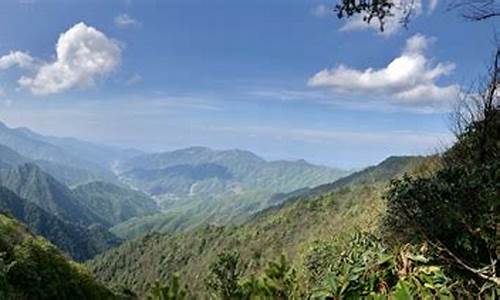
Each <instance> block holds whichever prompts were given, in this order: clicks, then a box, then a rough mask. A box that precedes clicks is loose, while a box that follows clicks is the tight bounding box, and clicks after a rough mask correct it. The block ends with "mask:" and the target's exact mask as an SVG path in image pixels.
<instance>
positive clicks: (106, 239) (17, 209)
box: [0, 186, 120, 261]
mask: <svg viewBox="0 0 500 300" xmlns="http://www.w3.org/2000/svg"><path fill="white" fill-rule="evenodd" d="M0 210H1V211H3V212H7V213H9V214H11V215H12V216H14V217H15V218H16V219H17V220H19V221H21V222H23V223H24V224H26V226H28V228H29V229H30V230H31V231H33V232H34V233H36V234H38V235H41V236H43V237H45V238H46V239H48V240H49V241H51V242H52V243H53V244H55V245H57V246H58V247H59V249H61V250H62V251H64V252H65V253H67V254H69V255H70V256H71V257H72V258H73V259H75V260H79V261H82V260H86V259H89V258H92V257H94V256H95V255H96V254H98V253H101V252H103V251H104V250H107V249H109V248H111V247H114V246H117V245H118V244H119V243H120V240H119V239H118V238H116V237H115V236H114V235H112V234H110V233H109V231H107V230H106V229H105V228H102V227H99V226H92V227H91V228H86V227H83V226H80V225H77V224H74V223H69V222H66V221H63V220H61V219H59V218H57V217H56V216H54V215H52V214H50V213H48V212H46V211H45V210H43V209H41V208H40V207H38V206H37V205H36V204H34V203H32V202H29V201H26V200H24V199H22V198H20V197H18V196H17V195H16V194H14V193H13V192H11V191H10V190H8V189H6V188H5V187H1V186H0Z"/></svg>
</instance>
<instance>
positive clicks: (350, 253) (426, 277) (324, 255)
mask: <svg viewBox="0 0 500 300" xmlns="http://www.w3.org/2000/svg"><path fill="white" fill-rule="evenodd" d="M425 249H426V248H425V247H422V248H421V249H420V250H416V249H415V248H414V247H412V246H410V245H406V246H404V247H403V248H401V251H400V253H399V255H395V254H393V253H392V252H390V251H389V250H388V249H387V248H386V247H385V246H384V245H383V244H382V242H381V241H379V240H378V239H377V238H375V237H374V236H373V235H370V234H362V233H355V234H353V235H352V236H350V237H349V238H347V239H343V240H335V241H331V242H317V243H316V244H315V245H313V246H312V247H311V248H310V249H309V251H308V252H307V254H306V257H305V263H304V267H305V268H306V270H307V272H306V274H307V276H308V278H309V280H311V279H313V280H311V281H310V282H311V284H312V286H311V287H309V290H310V293H312V295H311V297H312V298H334V299H360V298H369V299H387V298H393V299H422V298H423V299H432V298H436V297H438V298H440V299H446V297H451V292H450V290H451V287H452V286H453V282H452V281H451V280H450V279H449V278H448V277H447V276H445V275H444V273H443V270H442V269H441V268H440V267H439V266H436V265H434V264H433V263H432V261H431V259H429V258H427V257H426V255H427V254H428V253H426V250H425ZM318 270H319V272H318Z"/></svg>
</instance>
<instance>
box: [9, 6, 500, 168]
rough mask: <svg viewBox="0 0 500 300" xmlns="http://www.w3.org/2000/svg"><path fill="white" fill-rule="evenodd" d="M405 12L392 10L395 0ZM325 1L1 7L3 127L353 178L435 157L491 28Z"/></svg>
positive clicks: (483, 61) (476, 71) (432, 9)
mask: <svg viewBox="0 0 500 300" xmlns="http://www.w3.org/2000/svg"><path fill="white" fill-rule="evenodd" d="M397 1H400V0H397ZM334 2H335V1H333V0H329V1H319V0H318V1H315V0H302V1H299V0H253V1H249V0H246V1H243V0H210V1H209V0H175V1H174V0H171V1H169V0H165V1H159V0H157V1H155V0H141V1H139V0H106V1H102V0H101V1H99V0H88V1H76V0H72V1H63V0H46V1H42V0H16V1H14V0H4V1H2V2H1V3H0V121H2V122H4V123H6V124H7V125H8V126H11V127H17V126H27V127H29V128H31V129H33V130H35V131H37V132H40V133H43V134H48V135H55V136H72V137H76V138H80V139H83V140H87V141H92V142H97V143H105V144H109V145H116V146H122V147H134V148H138V149H141V150H144V151H168V150H173V149H178V148H183V147H189V146H208V147H212V148H215V149H234V148H239V149H246V150H250V151H253V152H255V153H256V154H258V155H261V156H263V157H264V158H267V159H302V158H303V159H306V160H308V161H310V162H313V163H317V164H325V165H329V166H336V167H341V168H359V167H363V166H366V165H370V164H374V163H377V162H379V161H381V160H383V159H384V158H386V157H387V156H390V155H415V154H432V153H435V152H436V151H439V150H441V149H443V147H445V146H446V145H448V144H449V143H450V142H451V141H452V139H453V137H452V134H451V132H450V128H451V126H452V124H451V121H450V111H451V110H452V109H453V106H454V101H455V100H456V99H457V95H458V94H459V93H460V92H461V91H463V90H466V89H467V87H468V86H469V85H470V84H471V82H473V81H474V80H477V79H478V78H479V77H480V76H481V75H483V74H484V71H485V70H486V67H487V63H488V61H489V58H490V56H491V54H492V50H493V45H494V42H493V40H494V38H493V37H494V33H495V25H497V26H498V25H499V24H498V21H497V24H495V23H494V21H489V22H479V23H474V22H469V21H465V20H463V19H462V18H460V16H458V13H457V12H450V11H448V10H447V5H446V1H445V0H416V1H414V3H415V4H414V5H415V6H414V7H412V11H413V17H412V19H411V23H410V24H409V26H408V28H404V27H403V26H402V25H401V23H400V22H398V18H397V16H396V18H393V19H391V20H389V21H387V23H386V26H385V31H384V32H380V31H379V30H378V26H377V24H375V23H373V24H370V25H367V24H366V23H364V22H362V20H361V19H359V18H356V17H355V18H351V19H349V20H339V19H337V18H336V16H335V15H334V14H333V13H332V11H331V7H332V5H333V4H334Z"/></svg>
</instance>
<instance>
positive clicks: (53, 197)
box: [0, 163, 105, 226]
mask: <svg viewBox="0 0 500 300" xmlns="http://www.w3.org/2000/svg"><path fill="white" fill-rule="evenodd" d="M0 185H2V186H5V187H7V188H8V189H10V190H11V191H13V192H14V193H16V194H17V195H18V196H20V197H21V198H24V199H26V200H28V201H30V202H33V203H34V204H36V205H37V206H39V207H40V208H42V209H44V210H45V211H47V212H49V213H51V214H53V215H55V216H57V217H59V218H61V219H63V220H66V221H68V222H72V223H77V224H82V225H85V226H89V225H91V224H93V223H101V224H105V221H104V220H102V219H101V218H99V217H98V216H97V215H95V214H94V213H93V212H92V211H90V210H89V209H88V208H86V207H85V206H83V205H82V204H81V203H80V202H79V201H78V199H77V198H76V197H75V196H74V195H73V193H72V191H71V190H70V189H69V188H68V187H66V186H65V185H64V184H62V183H60V182H59V181H57V180H56V179H55V178H54V177H52V176H50V175H49V174H47V173H45V172H43V171H42V170H41V169H40V168H39V167H38V166H37V165H35V164H33V163H26V164H23V165H20V166H17V167H15V168H12V169H8V170H4V171H1V172H0Z"/></svg>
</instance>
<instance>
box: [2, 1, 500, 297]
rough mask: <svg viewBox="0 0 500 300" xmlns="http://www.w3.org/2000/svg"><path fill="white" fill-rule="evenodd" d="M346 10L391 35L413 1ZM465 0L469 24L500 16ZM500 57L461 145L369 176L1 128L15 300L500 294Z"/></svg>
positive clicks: (407, 17)
mask: <svg viewBox="0 0 500 300" xmlns="http://www.w3.org/2000/svg"><path fill="white" fill-rule="evenodd" d="M333 2H334V3H333V6H332V7H331V8H330V10H331V11H330V13H331V15H332V16H333V18H332V19H335V17H338V18H339V19H346V18H348V19H349V18H356V17H361V19H360V20H361V22H363V23H362V24H365V23H366V24H369V25H368V26H372V25H373V23H370V22H374V21H377V22H378V23H376V24H379V26H378V27H377V28H376V29H377V30H379V31H381V32H384V30H386V29H387V28H386V25H387V24H388V23H387V22H389V21H388V20H390V18H395V17H397V16H399V15H397V12H396V11H397V10H398V9H400V7H398V4H401V2H400V1H392V0H380V1H375V0H373V1H358V0H342V1H333ZM458 2H460V3H461V5H456V6H453V7H451V8H450V10H453V11H460V12H461V13H462V15H463V16H461V17H465V18H466V19H467V20H469V21H475V22H481V21H483V20H484V19H491V18H494V19H496V18H498V16H499V15H500V12H499V11H498V10H492V9H496V8H498V7H497V6H491V5H490V4H491V2H489V1H483V2H487V3H486V4H484V5H483V6H475V5H472V6H468V5H467V2H461V1H458ZM479 2H480V3H483V2H481V1H478V3H479ZM403 12H404V14H403V19H402V22H403V23H404V25H405V26H409V27H410V28H411V26H412V20H411V17H412V13H411V11H406V10H403ZM370 24H371V25H370ZM347 34H349V33H347ZM495 43H497V44H498V41H496V42H495ZM493 50H494V51H493V52H492V55H491V57H488V58H487V59H488V67H487V70H486V71H485V74H484V76H483V77H482V78H480V79H479V80H478V82H477V83H476V84H475V85H474V88H473V89H472V88H471V89H470V90H469V91H467V92H465V91H463V92H461V94H460V95H459V97H458V98H457V99H456V103H457V105H456V107H455V108H454V110H453V112H452V113H450V119H451V120H452V123H453V125H452V127H453V128H452V131H453V136H454V140H453V142H452V143H451V144H450V145H449V146H447V147H446V148H443V149H439V150H436V151H434V152H433V154H429V155H423V154H421V155H394V156H388V157H386V158H385V159H384V160H382V161H381V162H380V163H378V164H376V165H373V166H369V167H365V168H359V169H352V170H343V169H340V168H334V167H327V166H321V165H316V164H312V163H308V162H306V161H305V160H267V159H264V158H262V157H260V156H257V155H256V154H254V153H252V152H250V151H243V150H237V149H234V150H214V149H211V148H207V147H198V146H197V147H188V148H185V149H180V150H174V151H168V152H162V153H146V152H142V151H140V150H135V149H122V148H119V147H114V146H102V145H98V144H93V143H89V142H83V141H80V140H77V139H73V138H58V137H53V136H49V135H43V134H38V133H35V132H34V131H31V130H30V129H28V128H20V127H19V128H10V127H8V126H7V125H4V124H3V123H1V122H0V300H3V299H5V300H31V299H34V300H38V299H40V300H45V299H46V300H52V299H62V300H64V299H98V300H99V299H103V300H107V299H109V300H142V299H150V300H183V299H221V300H233V299H247V300H261V299H283V300H285V299H325V300H329V299H374V300H375V299H387V300H392V299H394V300H397V299H401V300H406V299H492V300H493V299H500V267H499V264H498V260H499V259H500V46H498V45H495V46H494V47H493ZM1 63H2V61H1V59H0V69H1V66H2V65H1ZM0 88H1V86H0ZM0 92H1V90H0ZM318 147H321V144H318Z"/></svg>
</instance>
